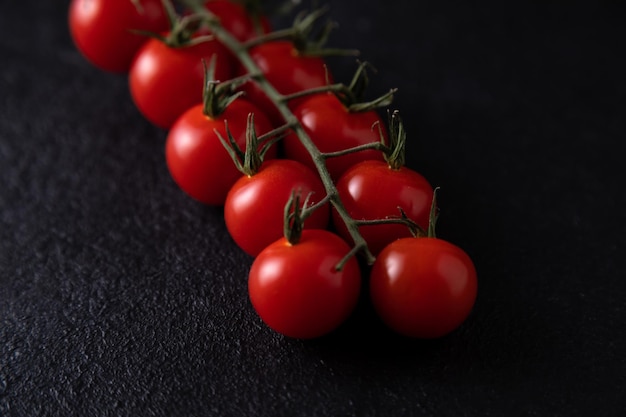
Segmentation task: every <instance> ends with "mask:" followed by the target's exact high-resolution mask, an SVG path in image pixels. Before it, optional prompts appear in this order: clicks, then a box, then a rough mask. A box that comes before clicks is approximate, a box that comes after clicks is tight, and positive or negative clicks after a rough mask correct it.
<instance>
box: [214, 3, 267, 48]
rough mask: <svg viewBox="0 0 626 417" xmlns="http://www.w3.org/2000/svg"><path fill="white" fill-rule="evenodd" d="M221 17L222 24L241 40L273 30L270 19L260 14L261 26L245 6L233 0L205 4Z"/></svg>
mask: <svg viewBox="0 0 626 417" xmlns="http://www.w3.org/2000/svg"><path fill="white" fill-rule="evenodd" d="M204 7H206V8H207V9H208V10H209V11H210V12H211V13H213V14H214V15H215V16H217V17H218V18H219V19H220V24H221V25H222V26H223V27H224V28H225V29H226V30H227V31H228V32H230V33H231V35H233V36H234V37H235V38H237V39H238V40H239V41H241V42H245V41H247V40H250V39H252V38H254V37H256V36H259V35H261V34H263V33H269V32H271V31H272V26H271V23H270V21H269V20H268V19H267V17H265V16H259V22H258V23H259V26H258V27H257V23H256V22H255V20H254V18H253V17H252V16H251V15H250V13H249V12H248V10H247V9H246V8H245V6H243V5H241V4H239V3H235V2H233V1H231V0H211V1H207V2H206V3H205V5H204Z"/></svg>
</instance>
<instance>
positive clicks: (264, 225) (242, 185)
mask: <svg viewBox="0 0 626 417" xmlns="http://www.w3.org/2000/svg"><path fill="white" fill-rule="evenodd" d="M293 190H298V191H299V192H300V193H301V195H302V197H303V198H305V197H306V196H307V195H310V199H309V206H311V205H313V204H315V203H316V202H318V201H320V200H321V199H323V198H324V197H325V196H326V191H325V189H324V185H323V184H322V181H321V180H320V179H319V177H318V175H317V173H315V172H313V171H311V170H310V169H309V168H308V167H307V166H305V165H303V164H301V163H299V162H297V161H291V160H288V159H274V160H268V161H265V162H264V163H263V164H262V165H261V169H260V170H259V171H258V172H257V173H255V174H254V175H251V176H247V175H245V176H243V177H241V178H240V179H239V180H237V182H236V183H235V184H234V185H233V187H232V188H231V190H230V191H229V193H228V195H227V196H226V202H225V203H224V218H225V221H226V227H227V228H228V231H229V233H230V235H231V236H232V238H233V240H234V241H235V242H236V243H237V244H238V245H239V247H240V248H242V249H243V250H244V251H245V252H247V253H248V254H250V255H252V256H256V255H258V253H259V252H261V250H263V248H265V247H266V246H268V245H269V244H270V243H272V242H274V241H276V240H277V239H279V238H280V237H281V236H282V235H283V224H284V221H283V218H284V213H283V212H284V207H285V204H286V203H287V201H288V200H289V197H290V196H291V193H292V191H293ZM329 218H330V209H329V206H328V205H324V206H322V207H319V208H318V209H316V210H315V211H314V212H313V213H312V214H311V216H310V217H308V218H307V219H306V221H305V223H304V227H305V228H313V229H325V228H326V227H327V226H328V222H329Z"/></svg>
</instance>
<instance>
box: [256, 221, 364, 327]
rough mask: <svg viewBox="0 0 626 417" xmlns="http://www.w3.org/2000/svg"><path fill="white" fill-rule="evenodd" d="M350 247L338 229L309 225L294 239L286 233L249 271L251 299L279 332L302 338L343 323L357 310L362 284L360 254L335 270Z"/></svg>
mask: <svg viewBox="0 0 626 417" xmlns="http://www.w3.org/2000/svg"><path fill="white" fill-rule="evenodd" d="M349 250H350V248H349V247H348V245H347V244H346V243H345V242H344V241H343V240H342V239H341V238H339V237H338V236H337V235H335V234H333V233H331V232H329V231H326V230H319V229H310V230H304V231H303V233H302V238H301V240H300V241H299V242H298V243H296V244H294V245H291V244H290V243H289V242H287V241H286V240H285V239H284V238H281V239H280V240H278V241H276V242H274V243H272V244H270V245H269V246H268V247H267V248H265V249H264V250H263V251H262V252H261V253H259V255H258V256H257V257H256V258H255V260H254V261H253V263H252V267H251V269H250V273H249V280H248V290H249V296H250V301H251V303H252V306H253V307H254V309H255V311H256V312H257V313H258V315H259V317H260V318H261V319H262V320H263V321H264V322H265V323H266V324H267V325H268V326H269V327H270V328H272V329H273V330H275V331H276V332H278V333H281V334H283V335H285V336H288V337H292V338H298V339H312V338H317V337H321V336H324V335H326V334H328V333H330V332H331V331H333V330H335V329H336V328H338V327H339V326H340V325H341V324H342V323H343V322H344V321H345V320H346V319H347V318H348V317H349V316H350V314H351V313H352V311H353V310H354V308H355V306H356V304H357V301H358V298H359V292H360V288H361V275H360V270H359V265H358V262H357V261H356V259H355V258H354V257H352V258H350V259H349V260H348V262H347V263H346V265H345V266H344V267H343V269H342V270H340V271H336V270H335V266H336V265H337V263H338V262H339V261H341V259H342V258H343V257H344V256H345V255H346V254H347V253H348V252H349Z"/></svg>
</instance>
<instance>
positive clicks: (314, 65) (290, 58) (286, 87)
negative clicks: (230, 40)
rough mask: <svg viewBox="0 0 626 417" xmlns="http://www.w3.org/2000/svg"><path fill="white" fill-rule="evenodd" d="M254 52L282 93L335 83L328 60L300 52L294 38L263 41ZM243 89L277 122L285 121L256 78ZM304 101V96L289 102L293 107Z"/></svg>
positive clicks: (253, 49) (254, 58) (268, 77)
mask: <svg viewBox="0 0 626 417" xmlns="http://www.w3.org/2000/svg"><path fill="white" fill-rule="evenodd" d="M250 56H251V57H252V59H253V60H254V62H255V63H256V65H257V66H258V67H259V69H260V70H261V72H262V73H263V74H264V75H265V78H266V79H267V80H268V81H269V82H270V83H271V84H272V86H273V87H274V88H275V89H276V91H278V92H279V93H281V94H285V95H286V94H292V93H296V92H299V91H302V90H306V89H309V88H315V87H322V86H324V85H327V84H328V83H332V76H331V74H330V73H328V71H327V70H326V66H325V61H324V60H323V59H322V58H320V57H313V56H304V55H299V54H298V51H297V50H296V49H295V48H294V46H293V44H292V43H291V42H290V41H274V42H266V43H263V44H261V45H258V46H256V47H254V48H252V49H251V50H250ZM242 90H243V91H244V92H245V93H246V95H247V97H248V99H249V100H250V101H252V102H253V103H255V104H256V105H257V106H259V107H260V108H262V109H264V110H265V111H266V112H267V113H268V115H269V116H270V120H271V121H272V122H273V123H274V125H275V126H279V125H281V124H283V123H284V119H283V117H282V116H281V114H280V112H279V111H278V110H277V109H276V106H275V105H274V103H273V102H272V101H271V100H270V99H269V98H268V97H267V95H265V93H264V92H263V91H262V90H261V89H260V88H259V87H258V85H257V84H256V83H255V82H254V81H251V82H248V83H246V84H244V85H243V87H242ZM300 101H301V99H298V100H293V101H290V102H289V105H290V107H292V108H293V107H294V106H296V105H297V103H298V102H300Z"/></svg>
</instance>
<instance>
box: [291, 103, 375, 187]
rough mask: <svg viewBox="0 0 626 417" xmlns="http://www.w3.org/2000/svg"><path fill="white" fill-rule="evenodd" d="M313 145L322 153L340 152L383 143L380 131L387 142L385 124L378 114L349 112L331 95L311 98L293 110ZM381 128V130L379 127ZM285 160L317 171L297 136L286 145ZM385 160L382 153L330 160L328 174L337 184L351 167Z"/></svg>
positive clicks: (372, 112)
mask: <svg viewBox="0 0 626 417" xmlns="http://www.w3.org/2000/svg"><path fill="white" fill-rule="evenodd" d="M293 113H294V115H295V116H296V118H297V119H298V120H299V121H300V123H301V124H302V127H303V128H304V130H305V131H306V133H307V134H308V135H309V137H310V138H311V140H312V141H313V143H315V145H316V146H317V148H318V149H319V150H320V151H322V152H336V151H342V150H344V149H349V148H353V147H356V146H360V145H365V144H367V143H372V142H379V141H380V133H379V132H380V131H382V132H383V133H382V134H383V137H384V138H385V140H386V138H387V134H386V129H385V128H384V126H385V124H384V122H383V120H382V119H381V117H380V115H379V114H378V113H377V112H376V111H375V110H370V111H365V112H349V111H348V109H347V108H346V107H345V106H344V105H343V104H342V103H341V102H340V101H339V99H338V98H337V97H336V96H335V95H334V94H331V93H328V94H326V93H324V94H316V95H314V96H311V97H309V98H307V99H306V100H305V101H303V102H302V103H301V104H300V105H298V106H297V107H296V108H295V109H294V110H293ZM377 126H379V127H380V129H379V128H378V127H377ZM283 143H284V145H283V146H284V150H285V157H286V158H289V159H295V160H297V161H300V162H303V163H305V164H307V165H308V166H311V167H314V166H315V164H314V163H313V160H312V159H311V156H310V154H309V152H308V151H307V150H306V148H305V147H304V146H302V144H301V143H300V141H299V140H298V138H297V137H296V136H295V134H291V135H290V136H288V137H286V138H285V140H284V141H283ZM370 159H373V160H378V161H382V160H383V155H382V152H380V151H377V150H364V151H360V152H356V153H351V154H348V155H343V156H339V157H335V158H329V159H327V160H326V167H327V168H328V172H329V173H330V175H331V177H332V178H333V179H334V180H337V179H338V178H339V177H340V176H341V175H342V174H343V173H344V172H345V171H346V170H347V169H348V168H349V167H351V166H352V165H355V164H356V163H358V162H361V161H365V160H370Z"/></svg>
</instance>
